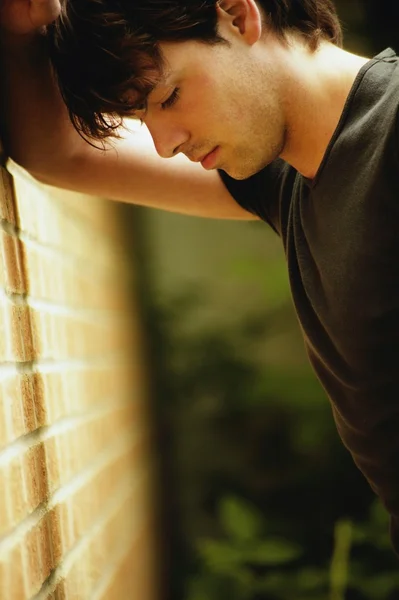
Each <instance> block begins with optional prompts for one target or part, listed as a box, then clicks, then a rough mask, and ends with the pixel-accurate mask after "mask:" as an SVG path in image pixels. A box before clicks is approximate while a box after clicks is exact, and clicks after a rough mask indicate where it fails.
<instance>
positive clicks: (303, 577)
mask: <svg viewBox="0 0 399 600" xmlns="http://www.w3.org/2000/svg"><path fill="white" fill-rule="evenodd" d="M327 585H328V571H327V569H316V568H311V567H308V568H304V569H301V570H300V571H299V572H298V575H297V586H298V591H300V592H313V591H318V590H320V588H325V587H326V586H327Z"/></svg>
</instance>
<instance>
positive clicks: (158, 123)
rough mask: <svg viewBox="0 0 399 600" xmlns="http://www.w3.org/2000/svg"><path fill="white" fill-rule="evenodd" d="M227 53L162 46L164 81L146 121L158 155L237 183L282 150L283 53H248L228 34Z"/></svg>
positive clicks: (253, 48)
mask: <svg viewBox="0 0 399 600" xmlns="http://www.w3.org/2000/svg"><path fill="white" fill-rule="evenodd" d="M220 33H221V35H223V37H225V38H226V39H228V40H229V42H230V44H231V45H230V46H228V45H226V44H217V45H216V46H209V45H206V44H203V43H199V42H196V41H188V42H178V43H162V44H161V51H162V53H163V56H164V59H165V64H166V69H165V80H164V81H163V82H162V83H161V84H159V85H158V86H157V87H156V88H155V90H154V91H153V92H152V94H151V95H150V97H149V102H148V111H147V113H146V116H145V119H144V121H145V124H146V125H147V127H148V129H149V131H150V133H151V135H152V138H153V140H154V144H155V147H156V149H157V151H158V153H159V154H160V155H161V156H163V157H165V158H169V157H172V156H174V155H175V154H177V153H179V152H182V153H183V154H185V155H186V156H187V157H188V158H190V159H191V160H196V161H198V160H202V159H203V157H204V156H206V155H208V154H209V153H210V152H212V151H213V150H215V149H216V151H215V152H213V154H212V155H211V156H210V157H208V159H207V160H206V161H205V162H204V164H203V166H204V167H205V168H212V169H215V168H218V169H223V170H224V171H226V172H227V173H229V175H231V176H232V177H234V178H236V179H244V178H246V177H249V176H250V175H252V174H254V173H256V172H257V171H259V170H260V169H262V168H263V167H264V166H266V165H267V164H269V163H270V162H271V161H272V160H274V159H275V158H277V157H278V156H279V155H280V153H281V151H282V149H283V146H284V139H285V122H284V111H283V108H282V102H281V87H282V86H281V81H282V77H281V74H280V73H281V63H282V61H281V58H279V57H281V52H278V51H275V49H276V44H278V42H276V41H275V40H274V41H272V42H271V43H270V48H269V49H268V48H267V46H266V43H264V42H261V41H259V42H258V43H257V44H254V45H249V44H248V43H246V42H245V41H242V40H241V39H240V37H239V36H237V35H231V34H230V31H229V30H228V28H226V31H223V27H221V28H220Z"/></svg>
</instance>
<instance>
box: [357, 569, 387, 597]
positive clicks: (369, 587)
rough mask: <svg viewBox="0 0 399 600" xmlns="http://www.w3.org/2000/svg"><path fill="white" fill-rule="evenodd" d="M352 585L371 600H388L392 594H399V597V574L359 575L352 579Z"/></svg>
mask: <svg viewBox="0 0 399 600" xmlns="http://www.w3.org/2000/svg"><path fill="white" fill-rule="evenodd" d="M350 585H351V587H354V588H355V589H357V590H359V591H361V592H362V593H363V594H364V596H365V597H366V598H368V599H369V600H386V599H387V598H388V597H391V596H390V594H392V593H393V592H398V594H397V595H395V598H396V597H399V573H397V572H395V573H394V572H391V573H382V574H377V573H372V574H371V575H370V576H367V575H365V574H364V572H363V573H362V574H359V575H358V576H351V577H350Z"/></svg>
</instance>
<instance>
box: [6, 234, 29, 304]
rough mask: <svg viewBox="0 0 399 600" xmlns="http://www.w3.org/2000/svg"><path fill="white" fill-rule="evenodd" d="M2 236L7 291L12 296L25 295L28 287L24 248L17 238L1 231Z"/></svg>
mask: <svg viewBox="0 0 399 600" xmlns="http://www.w3.org/2000/svg"><path fill="white" fill-rule="evenodd" d="M0 235H1V255H2V260H3V269H4V274H5V277H4V280H5V289H6V291H7V292H9V293H12V294H25V293H26V292H27V285H26V281H25V267H24V252H23V246H22V244H21V242H20V240H19V239H18V238H17V237H14V236H11V235H9V234H8V233H6V232H5V231H0Z"/></svg>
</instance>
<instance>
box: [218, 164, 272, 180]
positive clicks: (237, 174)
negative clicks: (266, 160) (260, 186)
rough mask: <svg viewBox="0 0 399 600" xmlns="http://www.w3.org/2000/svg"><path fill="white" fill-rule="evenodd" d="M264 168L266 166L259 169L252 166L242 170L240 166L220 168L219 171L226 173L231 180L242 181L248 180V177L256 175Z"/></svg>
mask: <svg viewBox="0 0 399 600" xmlns="http://www.w3.org/2000/svg"><path fill="white" fill-rule="evenodd" d="M266 166H267V165H261V166H259V167H256V166H254V165H252V166H248V167H247V168H242V166H241V167H240V168H234V167H221V169H222V170H223V171H226V173H227V174H228V175H230V177H232V178H233V179H237V180H243V179H249V177H252V175H256V173H259V171H261V170H262V169H264V168H265V167H266Z"/></svg>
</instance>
